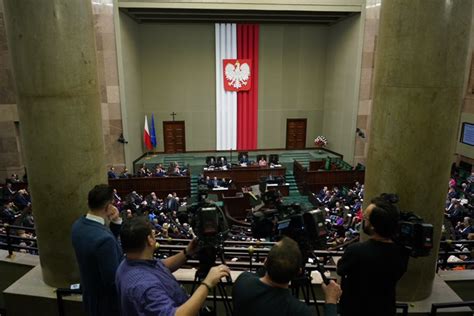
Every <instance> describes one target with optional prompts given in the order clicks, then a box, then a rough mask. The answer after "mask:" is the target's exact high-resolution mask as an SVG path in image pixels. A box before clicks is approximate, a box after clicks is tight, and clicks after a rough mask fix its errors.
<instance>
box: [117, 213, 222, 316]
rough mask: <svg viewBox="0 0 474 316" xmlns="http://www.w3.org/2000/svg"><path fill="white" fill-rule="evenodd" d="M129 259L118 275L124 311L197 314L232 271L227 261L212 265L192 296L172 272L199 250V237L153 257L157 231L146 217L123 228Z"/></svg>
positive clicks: (122, 264) (129, 314)
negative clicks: (168, 254)
mask: <svg viewBox="0 0 474 316" xmlns="http://www.w3.org/2000/svg"><path fill="white" fill-rule="evenodd" d="M120 240H121V242H122V248H123V251H124V252H125V257H126V259H125V260H124V261H122V263H121V264H120V266H119V268H118V269H117V273H116V276H115V280H116V284H117V291H118V295H119V300H120V309H121V313H122V315H127V316H134V315H137V316H138V315H139V316H142V315H143V316H145V315H163V316H164V315H170V316H171V315H177V316H181V315H197V314H198V312H199V310H200V309H201V307H202V305H203V304H204V301H205V300H206V297H207V295H208V293H209V291H210V290H211V289H212V288H213V287H214V286H216V285H217V283H218V282H219V280H220V279H221V278H223V277H225V276H228V275H229V274H230V270H229V268H228V267H226V266H224V265H220V266H216V267H213V268H211V270H210V271H209V273H208V275H207V276H206V278H205V279H204V281H203V282H201V284H200V285H199V286H198V287H197V289H196V290H195V291H194V293H193V295H192V296H191V297H188V295H187V294H186V292H185V291H184V289H183V288H182V287H181V286H180V285H179V283H178V281H177V280H176V278H175V277H174V276H173V275H172V272H174V271H176V270H177V269H178V268H179V267H180V266H182V265H183V264H184V263H185V262H186V259H187V256H189V255H193V254H194V253H195V252H196V250H197V240H193V241H191V242H190V243H189V245H188V246H187V247H186V249H185V250H184V251H183V252H180V253H178V254H176V255H174V256H172V257H169V258H167V259H165V260H162V261H161V260H156V259H154V258H153V253H154V251H155V245H156V240H155V232H154V230H153V227H152V225H151V223H150V222H148V221H147V220H146V218H145V217H136V218H133V219H131V220H130V221H128V222H126V223H124V224H123V227H122V231H121V232H120Z"/></svg>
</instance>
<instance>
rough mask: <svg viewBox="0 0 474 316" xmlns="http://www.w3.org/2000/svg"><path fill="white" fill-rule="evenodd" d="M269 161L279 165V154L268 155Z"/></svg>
mask: <svg viewBox="0 0 474 316" xmlns="http://www.w3.org/2000/svg"><path fill="white" fill-rule="evenodd" d="M268 162H269V163H270V164H272V165H278V164H279V161H278V155H277V154H272V155H269V156H268Z"/></svg>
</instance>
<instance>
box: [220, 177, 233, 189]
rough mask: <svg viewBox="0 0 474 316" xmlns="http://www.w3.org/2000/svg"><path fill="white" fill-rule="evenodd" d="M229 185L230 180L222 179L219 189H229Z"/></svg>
mask: <svg viewBox="0 0 474 316" xmlns="http://www.w3.org/2000/svg"><path fill="white" fill-rule="evenodd" d="M231 183H232V179H226V178H222V180H221V184H220V185H221V187H224V188H228V187H230V184H231Z"/></svg>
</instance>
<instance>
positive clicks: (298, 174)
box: [293, 161, 365, 194]
mask: <svg viewBox="0 0 474 316" xmlns="http://www.w3.org/2000/svg"><path fill="white" fill-rule="evenodd" d="M293 174H294V176H295V180H296V184H297V185H298V189H299V190H300V192H303V193H304V194H306V193H308V192H318V191H319V190H321V189H322V188H323V187H325V186H328V187H330V188H332V187H333V186H338V187H342V186H348V187H352V186H353V185H354V183H355V182H356V181H358V182H360V183H364V177H365V171H363V170H329V171H325V170H324V171H308V170H307V169H306V168H304V167H303V166H302V165H301V164H300V163H299V162H298V161H295V162H294V163H293Z"/></svg>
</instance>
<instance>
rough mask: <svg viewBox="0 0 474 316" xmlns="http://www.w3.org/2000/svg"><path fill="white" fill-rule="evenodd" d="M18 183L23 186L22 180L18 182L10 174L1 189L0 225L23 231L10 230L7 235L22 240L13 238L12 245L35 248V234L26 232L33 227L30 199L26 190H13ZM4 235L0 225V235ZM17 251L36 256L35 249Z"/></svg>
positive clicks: (31, 231)
mask: <svg viewBox="0 0 474 316" xmlns="http://www.w3.org/2000/svg"><path fill="white" fill-rule="evenodd" d="M20 183H21V184H23V183H24V182H23V180H20V178H19V177H18V175H17V174H12V175H11V176H10V177H9V178H8V179H7V181H6V184H5V186H3V187H2V188H1V196H0V202H1V204H0V224H9V225H15V226H23V227H24V229H10V231H9V234H10V235H11V236H16V237H20V238H23V239H18V238H15V239H14V242H13V245H15V246H20V247H31V248H35V247H36V246H37V245H36V234H35V232H34V231H33V230H28V228H34V226H35V221H34V217H33V212H32V206H31V198H30V194H29V192H28V190H27V189H17V190H15V189H14V185H15V184H20ZM25 186H26V185H25ZM6 233H7V228H6V227H5V225H0V234H6ZM2 242H5V240H2ZM18 250H19V251H20V252H28V253H31V254H37V251H36V250H35V249H26V248H18Z"/></svg>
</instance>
